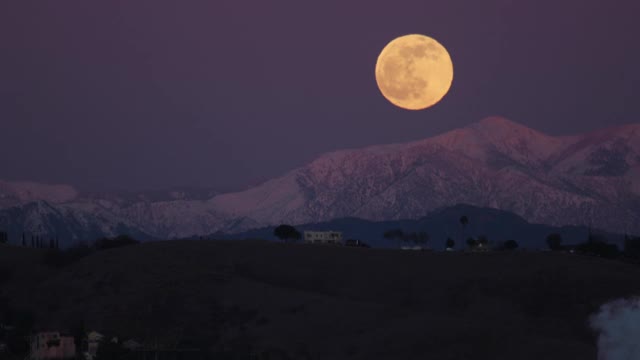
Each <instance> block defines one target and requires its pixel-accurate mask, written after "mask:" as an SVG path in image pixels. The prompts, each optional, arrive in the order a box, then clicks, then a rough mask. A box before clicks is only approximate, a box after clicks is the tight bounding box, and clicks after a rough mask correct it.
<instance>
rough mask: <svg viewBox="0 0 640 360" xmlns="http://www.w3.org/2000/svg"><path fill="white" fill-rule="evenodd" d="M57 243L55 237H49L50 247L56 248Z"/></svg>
mask: <svg viewBox="0 0 640 360" xmlns="http://www.w3.org/2000/svg"><path fill="white" fill-rule="evenodd" d="M55 248H56V245H55V243H54V242H53V238H49V249H55Z"/></svg>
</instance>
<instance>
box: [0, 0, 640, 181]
mask: <svg viewBox="0 0 640 360" xmlns="http://www.w3.org/2000/svg"><path fill="white" fill-rule="evenodd" d="M638 14H640V2H639V1H638V0H565V1H557V0H536V1H517V0H482V1H476V0H465V1H462V0H441V1H429V0H393V1H391V0H389V1H373V0H367V1H364V0H363V1H345V0H323V1H300V0H291V1H275V0H274V1H258V0H255V1H248V0H215V1H200V0H194V1H160V0H153V1H151V0H148V1H143V0H138V1H117V0H110V1H101V2H98V1H85V0H64V1H31V0H7V1H3V2H1V3H0V46H1V47H0V48H1V49H2V50H1V51H2V53H1V56H0V134H1V135H2V136H1V140H0V162H1V163H2V168H1V170H0V178H1V179H5V180H34V181H40V182H53V183H68V184H72V185H75V186H77V187H78V188H80V189H84V190H115V189H127V190H141V189H158V188H165V187H173V186H192V187H214V188H219V189H238V188H244V187H246V186H247V185H250V184H255V183H258V182H260V181H263V180H266V179H268V178H271V177H274V176H278V175H281V174H283V173H284V172H286V171H288V170H290V169H292V168H294V167H297V166H300V165H302V164H304V163H306V162H308V161H310V160H312V159H313V158H314V157H316V156H317V155H319V154H321V153H324V152H328V151H333V150H337V149H341V148H356V147H361V146H366V145H373V144H382V143H393V142H404V141H410V140H417V139H421V138H426V137H429V136H433V135H435V134H438V133H442V132H445V131H448V130H451V129H454V128H457V127H461V126H464V125H467V124H469V123H472V122H475V121H478V120H480V119H482V118H484V117H486V116H489V115H502V116H505V117H507V118H509V119H511V120H514V121H516V122H519V123H522V124H524V125H526V126H529V127H532V128H535V129H538V130H541V131H543V132H546V133H550V134H558V135H560V134H571V133H579V132H586V131H590V130H594V129H597V128H601V127H607V126H611V125H615V124H623V123H630V122H637V121H640V101H639V99H638V96H639V95H638V94H639V92H638V86H640V66H639V64H640V45H639V42H638V35H639V34H640V22H639V21H637V19H638ZM408 33H421V34H425V35H429V36H432V37H434V38H436V39H437V40H438V41H440V42H441V43H442V44H443V45H444V46H446V47H447V49H448V51H449V53H450V54H451V57H452V59H453V62H454V71H455V74H454V81H453V86H452V88H451V91H450V92H449V94H448V95H447V96H446V97H445V98H444V100H443V101H442V102H441V103H440V104H438V105H436V106H435V107H434V108H431V109H427V110H424V111H419V112H412V111H406V110H401V109H398V108H395V107H394V106H393V105H391V104H390V103H389V102H387V101H386V100H385V99H384V98H383V97H382V96H381V94H380V93H379V91H378V88H377V86H376V82H375V77H374V68H375V62H376V59H377V56H378V54H379V52H380V51H381V50H382V48H383V47H384V46H385V45H386V44H387V43H388V42H389V41H391V40H392V39H394V38H395V37H397V36H400V35H405V34H408Z"/></svg>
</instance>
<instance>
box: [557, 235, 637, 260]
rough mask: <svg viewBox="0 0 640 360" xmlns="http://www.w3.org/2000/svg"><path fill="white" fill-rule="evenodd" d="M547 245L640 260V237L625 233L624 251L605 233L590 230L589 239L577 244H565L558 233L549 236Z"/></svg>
mask: <svg viewBox="0 0 640 360" xmlns="http://www.w3.org/2000/svg"><path fill="white" fill-rule="evenodd" d="M546 240H547V246H549V249H551V250H553V251H570V252H575V253H578V254H583V255H593V256H600V257H604V258H620V257H624V258H627V259H631V260H636V261H639V260H640V237H634V236H628V235H625V240H624V248H623V250H622V251H620V249H619V248H618V245H616V244H612V243H609V242H608V241H607V238H606V237H605V236H604V235H599V234H595V233H593V232H591V231H589V234H588V236H587V240H586V241H585V242H582V243H579V244H577V245H563V244H562V236H561V235H560V234H557V233H553V234H549V235H548V236H547V239H546Z"/></svg>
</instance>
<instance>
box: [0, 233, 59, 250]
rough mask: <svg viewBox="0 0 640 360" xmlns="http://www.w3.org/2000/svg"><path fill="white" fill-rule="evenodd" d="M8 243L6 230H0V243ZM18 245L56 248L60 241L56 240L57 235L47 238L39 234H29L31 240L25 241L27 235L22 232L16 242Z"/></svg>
mask: <svg viewBox="0 0 640 360" xmlns="http://www.w3.org/2000/svg"><path fill="white" fill-rule="evenodd" d="M7 243H9V233H7V232H6V231H0V244H7ZM17 244H18V245H22V246H23V247H32V248H37V249H47V248H48V249H58V248H59V247H60V242H59V241H58V237H57V236H56V237H55V238H49V240H47V239H45V238H43V237H41V236H39V235H33V234H32V235H31V242H28V241H27V235H26V234H25V233H24V232H23V233H22V237H21V239H20V241H19V242H18V243H17Z"/></svg>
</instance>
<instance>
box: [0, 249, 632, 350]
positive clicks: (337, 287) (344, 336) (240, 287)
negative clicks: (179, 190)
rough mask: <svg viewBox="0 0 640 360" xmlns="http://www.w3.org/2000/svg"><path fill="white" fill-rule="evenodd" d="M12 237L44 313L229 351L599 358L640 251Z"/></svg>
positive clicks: (56, 323)
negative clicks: (111, 245) (617, 256)
mask: <svg viewBox="0 0 640 360" xmlns="http://www.w3.org/2000/svg"><path fill="white" fill-rule="evenodd" d="M42 256H43V252H42V251H40V250H34V249H23V248H15V247H8V246H0V265H2V266H5V267H6V268H8V269H9V272H10V276H9V278H8V279H7V280H6V281H5V283H4V284H2V287H1V288H0V289H1V294H0V295H1V296H2V297H5V298H7V299H9V304H10V306H14V307H19V308H22V309H26V310H28V311H30V312H32V313H33V314H34V315H35V319H36V326H37V327H38V328H47V329H69V328H72V327H74V326H77V324H80V323H81V324H84V327H85V328H86V329H87V330H99V331H101V332H103V333H107V334H117V335H119V336H120V337H122V338H126V337H134V338H137V339H141V340H147V341H160V342H166V343H178V344H190V346H198V347H201V348H205V349H206V352H207V353H208V354H210V355H211V357H210V358H215V359H248V358H251V357H250V356H254V357H252V358H253V359H336V360H338V359H367V360H369V359H425V358H431V359H450V360H455V359H474V360H482V359H491V360H501V359H505V360H507V359H508V360H513V359H519V360H529V359H531V360H534V359H535V360H539V359H547V360H555V359H558V360H560V359H561V360H566V359H594V360H595V359H596V352H597V350H596V345H595V341H596V339H595V335H594V334H593V333H592V332H591V331H590V330H589V329H588V326H587V320H588V317H589V316H590V314H593V313H594V312H595V311H597V309H598V307H599V306H600V305H601V304H603V303H604V302H607V301H609V300H612V299H616V298H621V297H626V296H631V295H634V294H639V293H640V283H638V281H637V279H638V278H639V277H640V267H638V266H636V265H631V264H626V263H621V262H616V261H609V260H603V259H600V258H594V257H582V256H575V255H566V254H559V253H542V252H527V251H520V252H507V253H505V252H499V253H486V254H471V253H462V252H456V253H429V252H404V251H397V250H385V249H362V248H346V247H332V246H313V245H304V244H279V243H274V242H266V241H165V242H149V243H144V244H140V245H133V246H128V247H123V248H117V249H112V250H105V251H100V252H97V253H94V254H92V255H89V256H87V257H85V258H83V259H81V260H80V261H78V262H76V263H73V264H71V265H68V266H66V267H63V268H59V269H56V268H46V267H44V266H43V265H42V264H41V257H42Z"/></svg>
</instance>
